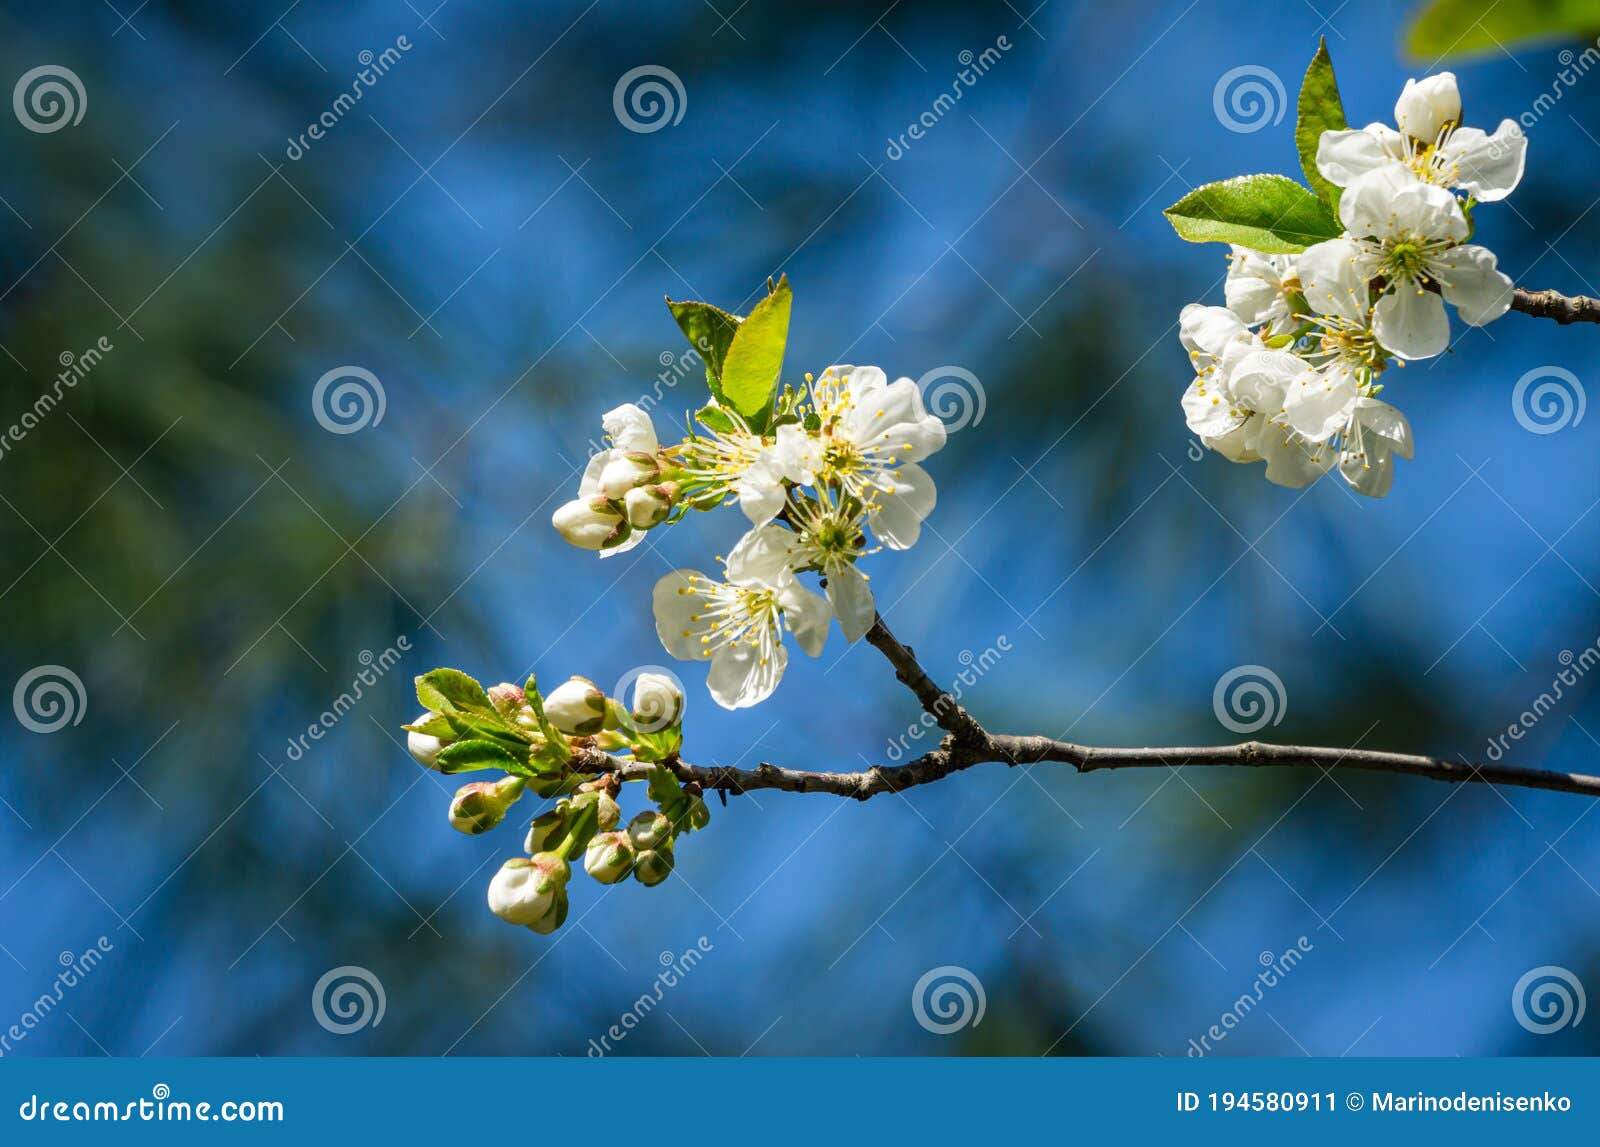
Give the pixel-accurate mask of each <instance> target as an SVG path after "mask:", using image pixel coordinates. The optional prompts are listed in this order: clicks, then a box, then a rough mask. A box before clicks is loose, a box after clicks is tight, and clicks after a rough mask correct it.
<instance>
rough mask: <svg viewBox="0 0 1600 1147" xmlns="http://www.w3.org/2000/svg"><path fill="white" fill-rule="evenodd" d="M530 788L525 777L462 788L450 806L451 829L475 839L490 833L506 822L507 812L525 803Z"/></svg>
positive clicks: (478, 782) (476, 782) (477, 783)
mask: <svg viewBox="0 0 1600 1147" xmlns="http://www.w3.org/2000/svg"><path fill="white" fill-rule="evenodd" d="M526 786H527V782H526V781H524V780H523V779H522V778H521V777H506V778H504V779H503V780H499V781H474V782H473V783H472V784H468V785H462V786H461V787H460V788H459V789H457V790H456V795H455V799H454V800H452V801H451V802H450V827H451V828H453V829H455V830H456V831H458V832H464V833H467V834H469V835H473V836H476V835H477V834H478V833H480V832H488V831H489V830H490V829H491V828H495V827H497V826H498V825H499V824H500V822H501V821H503V820H505V818H506V810H507V809H509V808H510V807H511V806H512V805H514V804H515V803H516V802H517V801H518V800H519V799H521V797H522V790H523V789H524V788H525V787H526Z"/></svg>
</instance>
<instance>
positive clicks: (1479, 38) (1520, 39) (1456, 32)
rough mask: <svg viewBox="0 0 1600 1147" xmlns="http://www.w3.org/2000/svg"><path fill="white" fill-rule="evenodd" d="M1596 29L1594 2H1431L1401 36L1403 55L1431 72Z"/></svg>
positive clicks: (1599, 16)
mask: <svg viewBox="0 0 1600 1147" xmlns="http://www.w3.org/2000/svg"><path fill="white" fill-rule="evenodd" d="M1596 28H1600V0H1499V2H1498V3H1494V4H1485V3H1483V0H1433V3H1431V4H1428V5H1425V6H1424V7H1423V9H1422V11H1421V12H1419V13H1418V14H1417V17H1416V19H1415V20H1414V21H1413V23H1412V25H1411V30H1410V32H1409V33H1408V34H1407V35H1406V51H1407V52H1408V53H1409V54H1410V55H1411V56H1412V57H1413V58H1414V59H1417V60H1422V61H1426V62H1428V63H1429V64H1431V65H1432V67H1433V68H1437V67H1438V66H1439V64H1440V62H1442V61H1443V60H1447V59H1450V60H1455V59H1461V58H1462V57H1465V56H1474V55H1480V54H1482V53H1485V52H1505V51H1507V49H1508V48H1509V49H1511V50H1516V49H1517V48H1519V47H1520V46H1521V45H1523V44H1525V43H1527V42H1529V41H1532V40H1554V39H1560V38H1562V37H1565V36H1582V37H1584V38H1585V39H1588V38H1589V37H1590V36H1592V35H1593V34H1594V31H1595V29H1596Z"/></svg>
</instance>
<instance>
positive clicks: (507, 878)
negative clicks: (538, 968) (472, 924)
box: [489, 852, 572, 927]
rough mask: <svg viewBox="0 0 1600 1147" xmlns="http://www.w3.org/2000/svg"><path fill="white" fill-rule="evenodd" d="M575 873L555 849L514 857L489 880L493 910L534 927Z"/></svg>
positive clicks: (510, 922) (508, 921) (490, 902)
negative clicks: (554, 851)
mask: <svg viewBox="0 0 1600 1147" xmlns="http://www.w3.org/2000/svg"><path fill="white" fill-rule="evenodd" d="M571 874H572V869H571V868H570V867H568V865H567V862H566V861H565V860H562V859H561V858H560V857H559V856H556V855H555V854H554V853H550V852H541V853H539V854H538V855H536V856H532V857H527V856H518V857H514V858H513V859H511V860H508V861H506V862H505V863H504V864H502V865H501V866H500V871H499V872H496V873H495V874H494V879H492V880H490V881H489V910H490V911H491V912H493V913H494V914H495V915H496V916H498V917H500V919H502V920H504V921H506V922H507V923H509V924H522V925H525V926H529V927H531V926H532V925H533V924H535V923H537V922H538V921H539V920H540V918H541V917H543V916H544V915H545V914H546V913H547V912H548V911H549V910H550V908H551V906H552V905H553V904H554V903H555V899H556V893H558V892H560V891H563V890H564V889H565V887H566V883H567V878H568V877H569V876H571Z"/></svg>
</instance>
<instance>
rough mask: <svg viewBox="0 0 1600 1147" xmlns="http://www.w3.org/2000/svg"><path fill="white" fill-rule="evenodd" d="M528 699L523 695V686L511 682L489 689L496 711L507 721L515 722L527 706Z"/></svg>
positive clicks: (490, 699) (492, 686)
mask: <svg viewBox="0 0 1600 1147" xmlns="http://www.w3.org/2000/svg"><path fill="white" fill-rule="evenodd" d="M527 700H528V699H527V698H526V697H524V696H523V694H522V686H520V685H513V684H511V682H509V681H502V682H500V684H498V685H491V686H490V687H489V701H490V703H491V704H492V705H494V711H495V712H496V713H499V714H500V716H502V717H504V718H505V719H506V720H507V721H515V720H516V719H517V718H518V717H519V716H520V715H521V713H522V707H523V706H524V705H525V704H527Z"/></svg>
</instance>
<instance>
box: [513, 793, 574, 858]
mask: <svg viewBox="0 0 1600 1147" xmlns="http://www.w3.org/2000/svg"><path fill="white" fill-rule="evenodd" d="M567 807H568V806H567V802H566V801H562V802H561V803H560V804H558V805H556V807H555V808H553V809H547V810H546V811H544V812H542V813H540V814H539V815H538V816H536V817H534V818H533V823H532V824H531V825H529V826H528V838H527V840H525V841H523V844H522V850H523V851H524V852H526V853H527V854H528V855H529V856H532V855H533V854H534V853H536V852H544V851H545V850H547V849H548V848H549V847H550V846H551V845H552V844H555V843H556V842H558V841H559V840H560V839H561V838H562V837H563V836H565V835H566V833H567Z"/></svg>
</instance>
